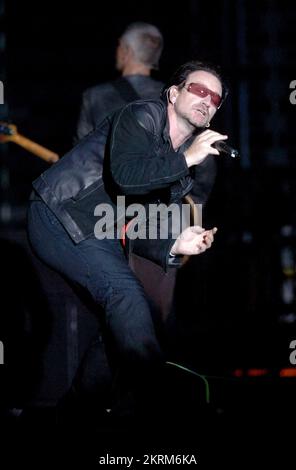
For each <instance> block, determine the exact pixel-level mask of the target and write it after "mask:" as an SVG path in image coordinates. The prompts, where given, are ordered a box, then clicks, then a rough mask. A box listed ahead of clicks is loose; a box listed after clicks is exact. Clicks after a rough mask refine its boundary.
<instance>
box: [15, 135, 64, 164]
mask: <svg viewBox="0 0 296 470" xmlns="http://www.w3.org/2000/svg"><path fill="white" fill-rule="evenodd" d="M11 141H12V142H14V143H16V144H18V145H20V146H21V147H23V148H24V149H26V150H28V151H29V152H31V153H33V154H34V155H37V157H40V158H42V160H45V161H47V162H49V163H54V162H57V161H58V160H59V156H58V154H57V153H54V152H52V151H51V150H48V149H47V148H45V147H43V146H42V145H39V144H37V143H36V142H33V141H32V140H30V139H28V138H27V137H24V136H23V135H21V134H18V133H17V134H15V135H13V138H11Z"/></svg>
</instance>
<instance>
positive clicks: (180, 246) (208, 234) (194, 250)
mask: <svg viewBox="0 0 296 470" xmlns="http://www.w3.org/2000/svg"><path fill="white" fill-rule="evenodd" d="M217 230H218V229H217V227H214V228H212V229H211V230H205V229H204V228H202V227H200V226H199V225H193V226H192V227H187V228H186V229H185V230H183V232H182V233H181V234H180V235H179V236H178V238H177V239H176V241H175V243H174V245H173V246H172V249H171V254H172V255H199V254H200V253H203V252H204V251H206V250H207V249H208V248H210V247H211V245H212V243H213V241H214V235H215V233H216V232H217Z"/></svg>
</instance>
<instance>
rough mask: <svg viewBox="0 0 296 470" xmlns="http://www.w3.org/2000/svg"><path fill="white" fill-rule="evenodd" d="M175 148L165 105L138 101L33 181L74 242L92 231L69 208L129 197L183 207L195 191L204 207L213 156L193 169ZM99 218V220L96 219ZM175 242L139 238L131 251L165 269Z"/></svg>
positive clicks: (194, 195)
mask: <svg viewBox="0 0 296 470" xmlns="http://www.w3.org/2000/svg"><path fill="white" fill-rule="evenodd" d="M190 142H191V139H190V140H189V141H187V142H186V143H185V145H183V146H182V147H181V148H180V149H179V150H178V151H177V152H175V151H174V149H173V148H172V145H171V140H170V137H169V131H168V119H167V108H166V104H165V103H164V102H163V101H161V100H157V101H150V100H149V101H148V100H147V101H142V100H141V101H136V102H133V103H130V104H128V105H126V106H125V107H123V108H122V109H121V110H119V111H117V112H116V113H115V114H113V115H112V116H110V117H108V118H106V119H105V120H104V121H103V122H102V123H101V125H100V126H99V127H98V128H96V129H95V130H94V131H93V132H92V133H90V134H89V135H88V136H86V137H85V138H84V139H82V140H81V141H80V142H79V143H78V144H77V145H76V146H75V147H74V148H73V149H72V150H71V151H70V152H68V153H67V154H66V155H65V156H64V157H63V158H62V159H61V160H60V161H59V162H57V163H55V164H54V165H53V166H52V167H51V168H49V169H48V170H47V171H45V172H44V173H43V174H41V176H40V177H39V178H38V179H37V180H35V181H34V182H33V187H34V189H35V191H36V192H37V193H38V195H39V196H40V197H41V199H42V200H43V201H44V202H45V203H46V204H47V205H48V207H49V208H50V209H51V210H52V211H53V212H54V214H55V215H56V216H57V218H58V219H59V220H60V222H61V223H62V224H63V226H64V228H65V229H66V230H67V232H68V233H69V235H70V236H71V238H72V239H73V241H74V242H75V243H79V242H80V241H82V240H84V239H85V238H86V237H87V236H89V235H90V234H89V233H86V232H85V231H84V230H83V227H82V226H81V224H80V221H79V217H78V218H77V217H76V218H75V216H74V217H73V211H71V207H73V205H76V206H77V207H79V205H84V206H83V207H86V205H85V204H87V201H88V200H89V201H90V200H92V201H94V200H95V202H96V205H97V204H100V203H109V204H111V205H113V206H114V208H115V204H116V196H118V195H125V196H127V197H128V201H129V203H132V202H137V203H143V204H147V203H151V202H158V203H160V202H165V203H167V204H170V203H171V202H175V203H181V201H182V198H183V196H184V195H185V194H188V193H189V192H191V195H192V196H193V198H194V199H195V200H196V202H199V203H204V202H205V201H206V199H207V196H208V194H209V192H210V190H211V188H212V185H213V182H214V177H215V163H214V159H213V157H212V156H209V157H207V159H206V160H205V161H204V162H203V163H202V164H201V165H197V166H195V167H192V168H191V169H190V171H189V169H188V167H187V164H186V161H185V157H184V154H183V152H184V150H185V148H187V146H189V145H190ZM94 220H95V219H94ZM173 243H174V240H172V238H170V237H169V239H166V240H135V241H134V242H133V246H134V248H133V251H134V252H136V253H137V254H139V255H142V256H145V257H147V258H149V259H151V260H152V261H154V262H156V263H158V264H160V265H161V266H163V267H166V266H167V264H168V257H169V251H170V248H171V246H172V244H173Z"/></svg>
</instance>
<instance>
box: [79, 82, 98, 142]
mask: <svg viewBox="0 0 296 470" xmlns="http://www.w3.org/2000/svg"><path fill="white" fill-rule="evenodd" d="M93 129H94V123H93V120H92V113H91V100H90V97H89V93H88V92H87V91H85V92H84V93H83V95H82V104H81V109H80V114H79V118H78V123H77V139H78V140H80V139H82V138H83V137H84V136H86V135H87V134H89V132H91V131H92V130H93Z"/></svg>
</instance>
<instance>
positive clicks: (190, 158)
mask: <svg viewBox="0 0 296 470" xmlns="http://www.w3.org/2000/svg"><path fill="white" fill-rule="evenodd" d="M227 138H228V136H227V135H223V134H220V133H219V132H215V131H212V130H206V131H204V132H202V133H201V134H199V135H198V136H197V137H196V138H195V139H194V141H193V142H192V144H191V145H190V147H189V148H188V149H187V150H186V151H185V152H184V155H185V159H186V163H187V165H188V167H191V166H192V165H198V164H199V163H201V162H202V161H203V160H204V159H205V158H206V157H207V156H208V155H209V154H211V155H219V154H220V152H223V153H225V154H227V155H229V156H230V157H232V158H236V157H238V156H239V153H238V151H237V150H236V149H234V148H232V147H230V145H228V144H226V143H225V142H224V140H226V139H227Z"/></svg>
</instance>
